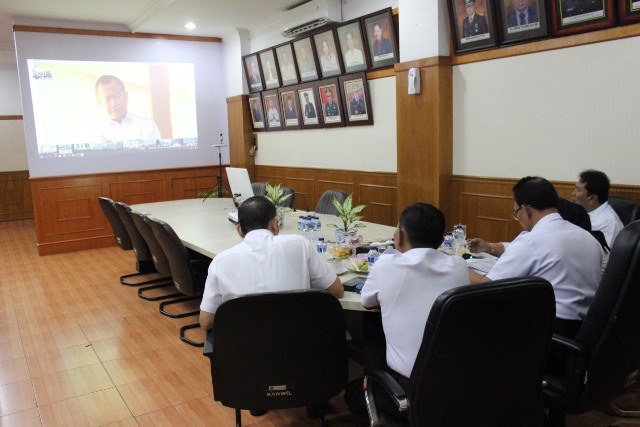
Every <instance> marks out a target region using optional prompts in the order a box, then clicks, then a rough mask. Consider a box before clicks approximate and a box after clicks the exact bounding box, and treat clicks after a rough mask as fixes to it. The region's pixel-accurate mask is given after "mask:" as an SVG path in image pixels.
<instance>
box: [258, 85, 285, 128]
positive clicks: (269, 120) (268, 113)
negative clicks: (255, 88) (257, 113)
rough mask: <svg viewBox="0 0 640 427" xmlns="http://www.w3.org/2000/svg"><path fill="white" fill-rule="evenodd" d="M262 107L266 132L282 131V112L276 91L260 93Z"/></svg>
mask: <svg viewBox="0 0 640 427" xmlns="http://www.w3.org/2000/svg"><path fill="white" fill-rule="evenodd" d="M262 105H263V110H264V118H265V120H266V122H265V124H266V126H267V130H282V111H280V100H279V99H278V91H277V90H276V89H274V90H270V91H266V92H263V93H262Z"/></svg>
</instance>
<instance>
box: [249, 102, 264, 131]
mask: <svg viewBox="0 0 640 427" xmlns="http://www.w3.org/2000/svg"><path fill="white" fill-rule="evenodd" d="M249 111H250V112H251V123H253V130H255V131H260V130H264V128H265V123H264V110H263V109H262V99H261V98H260V94H259V93H256V94H254V95H249Z"/></svg>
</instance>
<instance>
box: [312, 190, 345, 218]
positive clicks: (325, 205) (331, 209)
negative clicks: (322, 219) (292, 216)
mask: <svg viewBox="0 0 640 427" xmlns="http://www.w3.org/2000/svg"><path fill="white" fill-rule="evenodd" d="M348 196H349V195H348V194H347V193H345V192H344V191H341V190H327V191H325V192H324V193H322V196H320V200H318V203H317V204H316V209H315V212H316V213H319V214H330V215H335V216H339V214H338V210H337V209H336V207H335V206H333V202H332V200H333V199H337V200H338V202H339V203H342V202H344V199H346V198H347V197H348Z"/></svg>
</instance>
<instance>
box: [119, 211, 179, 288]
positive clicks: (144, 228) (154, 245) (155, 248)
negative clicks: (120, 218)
mask: <svg viewBox="0 0 640 427" xmlns="http://www.w3.org/2000/svg"><path fill="white" fill-rule="evenodd" d="M129 214H130V215H131V219H132V220H133V223H134V224H135V226H136V228H137V229H138V231H139V232H140V234H141V235H142V237H143V238H144V240H145V242H147V246H148V247H149V252H151V259H152V260H153V265H154V266H155V267H156V270H158V272H160V273H162V274H164V275H165V276H171V266H170V265H169V260H168V259H167V256H166V255H165V254H164V251H163V250H162V247H160V243H158V239H156V236H155V234H153V230H152V229H151V223H150V221H149V218H148V217H147V216H146V215H144V214H142V213H140V212H136V211H133V210H132V211H129Z"/></svg>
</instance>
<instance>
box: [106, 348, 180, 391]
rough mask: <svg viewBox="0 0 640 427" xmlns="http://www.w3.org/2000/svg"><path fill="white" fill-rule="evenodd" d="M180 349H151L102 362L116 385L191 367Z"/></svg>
mask: <svg viewBox="0 0 640 427" xmlns="http://www.w3.org/2000/svg"><path fill="white" fill-rule="evenodd" d="M179 345H180V344H179ZM182 345H185V344H182ZM182 351H183V349H182V348H178V347H169V348H162V349H158V350H152V351H149V352H146V353H141V354H135V355H132V356H127V357H123V358H120V359H114V360H110V361H107V362H104V367H105V369H106V370H107V372H109V375H110V376H111V378H112V379H113V382H114V383H115V384H116V385H122V384H127V383H130V382H134V381H140V380H144V379H146V378H150V377H155V376H158V375H163V374H166V373H169V372H173V371H176V370H179V369H183V368H186V367H191V366H192V365H191V363H190V362H189V360H188V359H187V358H186V357H185V356H183V355H182Z"/></svg>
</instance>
